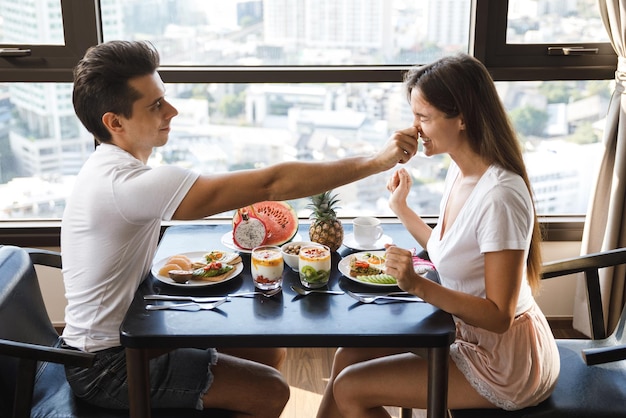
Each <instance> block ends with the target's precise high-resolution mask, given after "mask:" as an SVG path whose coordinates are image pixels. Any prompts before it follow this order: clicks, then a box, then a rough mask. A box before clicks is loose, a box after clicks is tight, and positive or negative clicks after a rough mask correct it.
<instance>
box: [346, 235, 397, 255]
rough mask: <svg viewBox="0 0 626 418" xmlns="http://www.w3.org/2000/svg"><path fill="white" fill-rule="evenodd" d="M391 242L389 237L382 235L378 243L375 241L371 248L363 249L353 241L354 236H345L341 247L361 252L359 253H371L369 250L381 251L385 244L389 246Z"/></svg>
mask: <svg viewBox="0 0 626 418" xmlns="http://www.w3.org/2000/svg"><path fill="white" fill-rule="evenodd" d="M392 242H393V240H392V239H391V237H390V236H389V235H383V236H382V237H380V239H379V240H378V241H376V242H375V243H374V244H372V245H371V246H367V247H364V246H362V245H360V244H359V243H357V242H356V240H355V239H354V234H347V235H346V236H345V237H344V238H343V245H345V246H346V247H348V248H352V249H353V250H361V251H371V250H381V249H384V248H385V244H391V243H392Z"/></svg>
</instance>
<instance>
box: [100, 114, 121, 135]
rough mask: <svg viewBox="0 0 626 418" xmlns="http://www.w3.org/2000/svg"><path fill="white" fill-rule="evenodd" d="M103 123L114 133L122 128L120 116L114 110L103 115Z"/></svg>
mask: <svg viewBox="0 0 626 418" xmlns="http://www.w3.org/2000/svg"><path fill="white" fill-rule="evenodd" d="M102 123H103V124H104V126H105V127H106V128H107V129H108V130H109V132H111V133H112V134H113V133H115V132H119V131H120V130H121V129H122V124H121V122H120V119H119V117H118V116H117V115H116V114H115V113H113V112H106V113H105V114H104V115H102Z"/></svg>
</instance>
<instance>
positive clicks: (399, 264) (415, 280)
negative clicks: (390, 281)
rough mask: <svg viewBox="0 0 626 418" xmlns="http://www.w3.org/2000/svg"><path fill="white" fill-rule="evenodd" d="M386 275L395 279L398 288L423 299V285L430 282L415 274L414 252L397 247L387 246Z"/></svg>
mask: <svg viewBox="0 0 626 418" xmlns="http://www.w3.org/2000/svg"><path fill="white" fill-rule="evenodd" d="M385 247H386V250H387V252H386V256H385V259H386V261H385V269H386V273H387V274H390V275H391V276H393V277H395V279H396V281H397V282H398V287H399V288H400V289H402V290H404V291H405V292H409V293H412V294H414V295H417V296H420V297H421V286H420V285H421V283H422V281H423V280H428V279H426V278H424V277H422V276H420V275H419V274H417V273H416V272H415V269H414V268H413V252H412V251H409V250H405V249H404V248H400V247H397V246H395V245H393V244H392V245H386V246H385Z"/></svg>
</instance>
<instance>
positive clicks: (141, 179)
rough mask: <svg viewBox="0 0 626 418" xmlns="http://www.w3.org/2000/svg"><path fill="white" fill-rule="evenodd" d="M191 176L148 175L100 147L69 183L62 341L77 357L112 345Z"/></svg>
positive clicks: (128, 158) (167, 171) (174, 170)
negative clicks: (79, 352)
mask: <svg viewBox="0 0 626 418" xmlns="http://www.w3.org/2000/svg"><path fill="white" fill-rule="evenodd" d="M197 178H198V174H197V173H194V172H192V171H189V170H185V169H182V168H180V167H176V166H161V167H157V168H150V167H148V166H146V165H145V164H143V163H142V162H141V161H140V160H138V159H136V158H135V157H133V156H132V155H131V154H129V153H127V152H126V151H124V150H122V149H121V148H119V147H117V146H115V145H111V144H101V145H99V146H98V147H97V148H96V151H95V152H94V153H93V154H92V155H91V156H90V157H89V159H88V160H87V161H86V163H85V165H84V166H83V167H82V169H81V171H80V173H79V174H78V176H77V178H76V182H75V184H74V190H73V192H72V195H71V196H70V198H69V199H68V201H67V206H66V208H65V212H64V214H63V220H62V223H61V252H62V257H63V280H64V283H65V295H66V298H67V301H68V305H67V307H66V309H65V322H66V325H65V329H64V331H63V339H64V340H65V342H66V343H67V344H68V345H70V346H72V347H76V348H79V349H81V350H84V351H89V352H93V351H99V350H103V349H106V348H111V347H116V346H119V345H120V340H119V327H120V324H121V322H122V320H123V318H124V315H125V313H126V310H127V309H128V306H129V305H130V303H131V302H132V299H133V295H134V293H135V291H136V290H137V288H138V286H139V284H140V283H141V282H142V280H143V279H144V278H145V277H146V275H147V274H148V272H149V271H150V267H151V265H152V261H153V257H154V253H155V251H156V247H157V244H158V238H159V232H160V227H161V221H162V220H170V219H171V218H172V216H173V214H174V212H175V211H176V208H177V207H178V205H179V204H180V202H181V201H182V200H183V198H184V197H185V195H186V194H187V192H188V191H189V189H190V188H191V186H192V185H193V183H194V182H195V181H196V179H197Z"/></svg>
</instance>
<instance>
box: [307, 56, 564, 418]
mask: <svg viewBox="0 0 626 418" xmlns="http://www.w3.org/2000/svg"><path fill="white" fill-rule="evenodd" d="M405 85H406V87H407V93H408V96H409V101H410V104H411V108H412V111H413V114H414V122H413V128H414V129H415V135H416V136H418V138H419V139H421V141H422V145H423V148H424V153H425V154H426V155H427V156H431V155H437V154H443V153H447V154H448V155H449V156H450V157H451V159H452V164H451V166H450V168H449V170H448V175H447V178H446V182H445V190H444V194H443V199H442V202H441V207H440V208H441V215H440V219H439V223H438V224H437V225H436V226H435V227H434V228H431V227H429V226H428V225H427V224H426V223H424V221H422V220H421V219H420V217H419V215H418V214H416V213H415V212H414V211H413V210H412V209H411V208H409V207H408V205H407V202H406V198H407V196H408V193H409V190H410V188H411V178H410V175H409V173H408V172H407V171H406V170H405V169H400V170H398V171H397V172H395V173H394V175H393V176H392V178H391V179H390V180H389V183H388V185H387V187H388V189H389V191H390V192H391V197H390V200H389V205H390V207H391V209H392V210H393V211H394V213H395V214H396V215H397V216H398V218H399V219H400V221H401V222H402V223H403V225H405V227H406V228H407V229H408V231H409V232H410V233H411V235H413V237H414V238H415V239H416V240H417V241H418V242H419V244H420V245H421V246H422V247H423V248H426V249H427V251H428V253H429V256H430V258H431V260H432V261H433V263H434V264H435V266H436V268H437V270H438V272H439V275H440V279H441V284H437V283H435V282H432V281H430V280H428V279H426V278H424V277H422V276H420V275H419V274H417V273H416V272H415V271H414V269H413V266H412V258H411V257H412V254H411V252H410V251H408V250H405V249H402V248H398V247H395V246H389V247H388V248H387V263H386V268H387V272H388V273H389V274H391V275H393V276H394V277H396V279H397V280H398V285H399V287H400V288H401V289H403V290H406V291H408V292H410V293H413V294H415V295H417V296H419V297H421V298H423V299H424V300H425V301H426V302H428V303H431V304H433V305H435V306H437V307H439V308H441V309H443V310H445V311H447V312H449V313H451V314H452V315H453V317H454V319H455V322H456V326H457V336H456V341H455V342H454V343H453V344H452V346H451V347H450V357H451V362H450V370H449V383H448V405H449V407H450V408H454V409H456V408H504V409H508V410H515V409H520V408H524V407H527V406H530V405H535V404H537V403H539V402H541V401H543V400H544V399H546V398H547V397H548V396H549V395H550V393H551V392H552V390H553V388H554V385H555V384H556V379H557V377H558V374H559V355H558V351H557V348H556V344H555V341H554V338H553V335H552V333H551V330H550V327H549V326H548V323H547V321H546V319H545V317H544V316H543V314H542V313H541V311H540V309H539V307H538V306H537V304H536V302H535V300H534V298H533V293H534V291H536V290H537V288H538V286H539V280H540V277H539V274H540V268H541V257H540V241H541V237H540V231H539V225H538V223H537V218H536V215H535V210H534V204H533V200H532V191H531V187H530V183H529V180H528V175H527V173H526V169H525V167H524V162H523V159H522V152H521V149H520V146H519V143H518V141H517V138H516V136H515V133H514V131H513V129H512V127H511V125H510V122H509V121H508V118H507V115H506V113H505V110H504V108H503V106H502V103H501V102H500V100H499V97H498V95H497V92H496V89H495V85H494V83H493V81H492V79H491V77H490V76H489V73H488V72H487V70H486V69H485V67H484V66H483V65H482V64H481V63H480V62H479V61H478V60H476V59H474V58H473V57H470V56H468V55H458V56H454V57H447V58H443V59H441V60H439V61H437V62H435V63H433V64H431V65H427V66H424V67H420V68H415V69H413V70H411V71H410V72H409V73H408V74H407V76H406V78H405ZM419 354H420V353H418V352H414V351H407V350H389V349H358V348H341V349H339V350H338V351H337V353H336V355H335V360H334V364H333V370H332V375H331V378H330V382H329V384H328V387H327V388H326V391H325V393H324V398H323V399H322V403H321V406H320V410H319V412H318V417H320V418H322V417H323V418H331V417H359V418H363V417H388V416H389V414H388V413H387V412H386V411H385V410H384V408H383V407H382V406H383V405H387V406H401V407H408V408H421V409H424V408H426V398H427V377H428V376H427V363H426V359H425V358H424V357H423V356H420V355H419Z"/></svg>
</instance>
